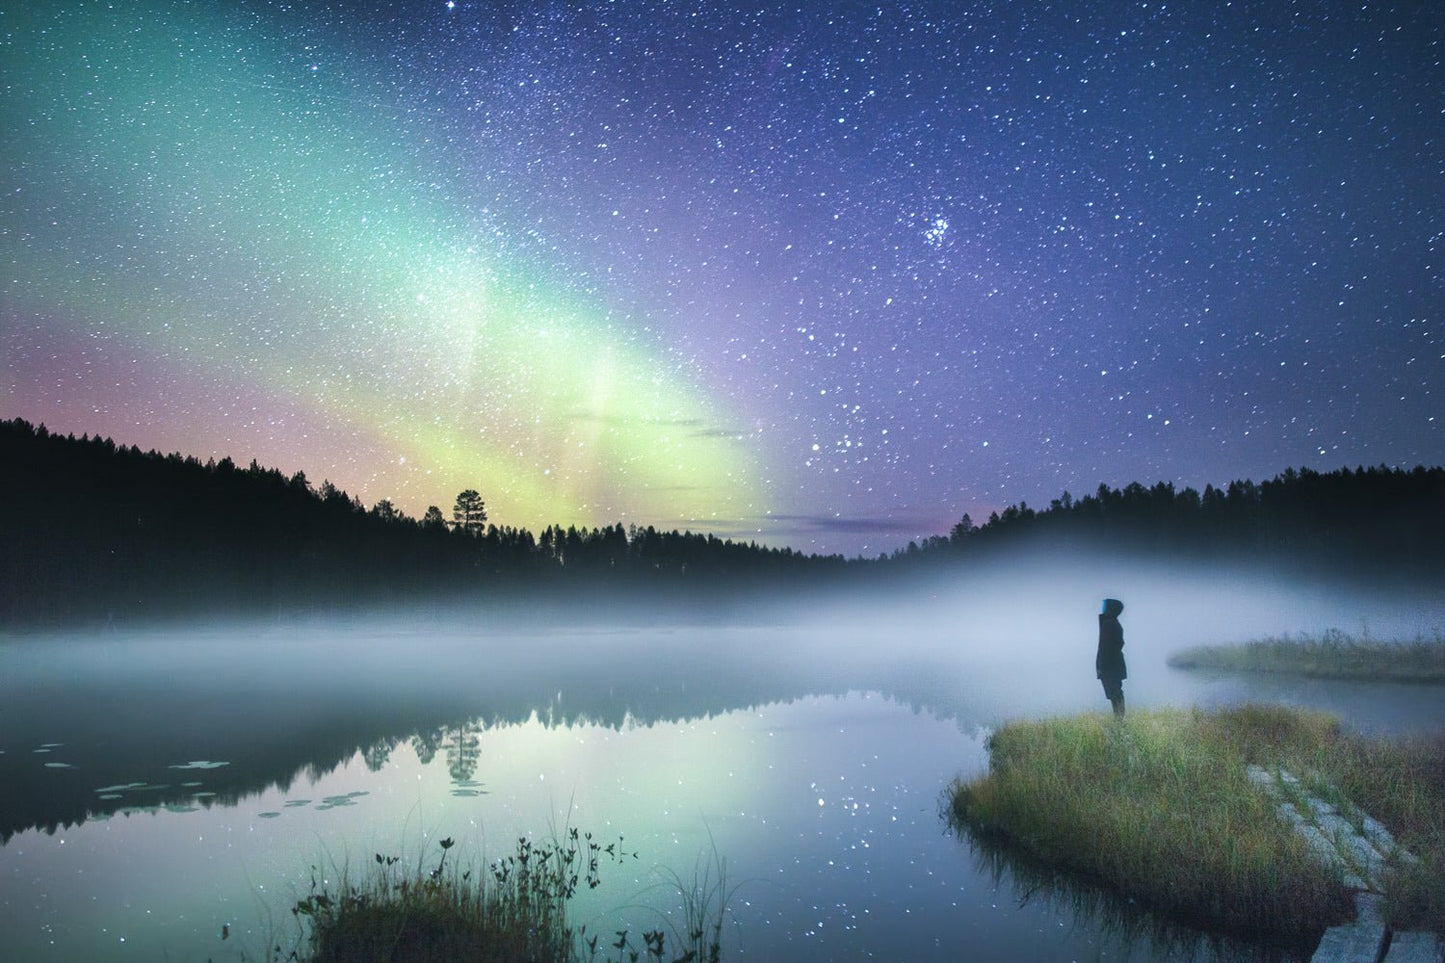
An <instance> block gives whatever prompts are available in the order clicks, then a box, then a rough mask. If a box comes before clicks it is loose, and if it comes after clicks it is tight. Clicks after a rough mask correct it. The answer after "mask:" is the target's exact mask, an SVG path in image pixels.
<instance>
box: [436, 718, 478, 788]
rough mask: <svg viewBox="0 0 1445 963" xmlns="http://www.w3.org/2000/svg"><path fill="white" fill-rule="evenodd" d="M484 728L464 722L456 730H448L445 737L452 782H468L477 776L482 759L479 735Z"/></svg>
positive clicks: (474, 723)
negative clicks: (478, 764) (478, 765)
mask: <svg viewBox="0 0 1445 963" xmlns="http://www.w3.org/2000/svg"><path fill="white" fill-rule="evenodd" d="M481 731H482V726H481V724H480V723H477V722H464V723H462V724H461V725H459V726H457V727H456V728H454V729H448V730H447V731H446V735H445V736H444V737H443V743H442V745H443V747H444V748H445V749H446V752H447V772H448V773H449V774H450V775H451V777H452V782H466V781H467V780H469V779H471V778H472V776H474V775H476V772H477V763H478V762H480V761H481V758H482V740H481V738H480V736H479V735H478V733H480V732H481Z"/></svg>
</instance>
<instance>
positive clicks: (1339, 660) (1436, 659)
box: [1169, 629, 1445, 685]
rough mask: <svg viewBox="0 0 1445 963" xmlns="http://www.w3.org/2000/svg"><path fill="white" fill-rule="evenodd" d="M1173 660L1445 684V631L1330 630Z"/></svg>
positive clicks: (1194, 665) (1191, 665) (1230, 668)
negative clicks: (1397, 636) (1385, 635)
mask: <svg viewBox="0 0 1445 963" xmlns="http://www.w3.org/2000/svg"><path fill="white" fill-rule="evenodd" d="M1169 664H1170V665H1171V666H1174V667H1175V668H1179V669H1215V670H1221V671H1226V672H1277V673H1284V674H1289V675H1300V676H1307V677H1309V678H1315V679H1350V680H1353V681H1357V682H1415V683H1430V684H1434V685H1441V684H1445V636H1442V635H1441V634H1440V633H1439V632H1436V633H1435V634H1434V635H1433V636H1425V635H1418V636H1416V637H1415V638H1414V639H1411V640H1409V641H1383V640H1380V639H1372V638H1370V637H1369V636H1368V635H1366V636H1362V637H1358V638H1357V637H1355V636H1351V635H1347V634H1345V633H1344V632H1341V631H1340V630H1338V629H1329V630H1326V631H1325V632H1324V633H1323V634H1322V635H1319V636H1312V635H1302V636H1288V635H1286V636H1277V637H1270V638H1265V639H1257V640H1255V641H1253V642H1246V643H1244V644H1242V645H1209V646H1202V647H1199V648H1194V649H1187V650H1185V651H1183V652H1180V653H1178V654H1176V655H1173V656H1171V657H1170V658H1169Z"/></svg>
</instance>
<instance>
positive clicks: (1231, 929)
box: [949, 706, 1445, 946]
mask: <svg viewBox="0 0 1445 963" xmlns="http://www.w3.org/2000/svg"><path fill="white" fill-rule="evenodd" d="M1442 747H1445V741H1442V740H1441V739H1439V738H1434V739H1419V738H1417V739H1401V740H1384V739H1367V738H1365V737H1363V736H1359V735H1355V734H1352V733H1347V732H1345V731H1344V730H1343V729H1342V727H1341V726H1340V724H1339V722H1338V721H1337V720H1335V719H1334V718H1333V717H1330V716H1327V715H1323V714H1320V713H1313V712H1304V711H1299V710H1293V709H1286V708H1280V707H1273V706H1244V707H1240V708H1236V709H1229V710H1224V711H1220V712H1214V713H1210V712H1204V711H1200V710H1156V711H1152V712H1146V713H1134V714H1131V715H1130V716H1129V717H1128V718H1127V719H1123V720H1119V719H1115V718H1113V717H1105V716H1101V715H1085V716H1078V717H1073V718H1066V719H1050V720H1045V721H1039V722H1018V723H1011V724H1009V725H1006V726H1004V727H1003V728H1001V729H999V730H998V731H997V732H995V733H994V734H993V735H992V736H991V737H990V738H989V744H988V748H989V754H990V766H989V773H988V774H987V776H985V777H983V778H980V779H977V780H974V781H972V782H968V783H963V782H959V783H956V784H955V785H954V786H953V787H952V789H951V790H950V794H949V799H950V813H951V817H952V818H953V820H954V821H955V825H956V826H957V827H958V828H959V829H960V830H964V831H966V832H967V833H968V834H969V837H970V839H972V840H975V841H976V842H981V843H983V844H986V845H988V846H995V847H1005V848H1009V849H1013V850H1015V851H1017V852H1020V853H1023V854H1026V855H1027V856H1028V857H1029V858H1030V859H1031V860H1032V861H1033V864H1034V865H1038V866H1047V867H1049V868H1050V869H1051V870H1052V871H1054V872H1059V873H1062V874H1065V875H1066V876H1068V877H1069V878H1070V879H1071V880H1074V881H1077V882H1080V883H1084V884H1087V885H1094V886H1097V887H1100V888H1102V889H1104V890H1106V891H1109V892H1112V893H1114V894H1116V895H1118V896H1119V897H1121V898H1124V899H1133V900H1136V901H1137V902H1138V903H1139V904H1140V905H1141V906H1144V907H1146V908H1147V909H1149V910H1151V911H1153V912H1157V913H1160V914H1162V915H1164V916H1165V917H1166V918H1168V919H1170V920H1172V921H1175V922H1178V923H1182V924H1185V925H1188V926H1191V927H1195V928H1197V929H1200V930H1203V931H1207V932H1211V933H1219V934H1228V935H1230V936H1234V937H1240V938H1244V939H1248V940H1251V941H1254V942H1260V943H1268V944H1271V945H1278V946H1301V945H1308V944H1309V943H1310V942H1311V941H1312V940H1315V939H1318V937H1319V935H1320V933H1321V932H1322V931H1323V930H1324V929H1325V928H1326V927H1327V926H1330V925H1334V924H1336V923H1340V922H1343V921H1346V920H1348V919H1349V918H1351V916H1352V915H1353V906H1352V901H1351V899H1350V897H1349V894H1348V892H1347V891H1346V889H1345V887H1344V882H1343V878H1342V874H1341V872H1340V870H1339V869H1338V868H1335V867H1332V866H1329V865H1326V864H1324V863H1323V862H1321V861H1320V860H1319V859H1318V858H1317V857H1315V856H1314V855H1313V854H1311V852H1310V851H1309V849H1308V847H1307V846H1306V845H1305V843H1304V842H1303V840H1302V838H1301V837H1300V836H1299V835H1298V834H1297V833H1295V832H1294V831H1293V830H1292V829H1291V827H1290V826H1289V825H1288V824H1287V823H1285V822H1284V821H1283V820H1282V819H1281V818H1280V817H1279V815H1278V813H1277V812H1276V810H1275V808H1274V805H1273V803H1272V802H1271V801H1270V799H1269V798H1268V797H1267V796H1266V795H1265V794H1264V793H1263V792H1262V791H1261V790H1260V789H1259V788H1258V787H1256V786H1255V785H1254V784H1253V783H1251V782H1250V780H1249V778H1248V776H1247V775H1246V771H1247V767H1248V765H1249V764H1251V763H1253V764H1257V765H1262V766H1266V767H1271V768H1286V769H1289V770H1290V771H1292V772H1301V773H1309V774H1311V775H1310V779H1311V780H1312V784H1313V786H1312V788H1315V789H1317V790H1318V791H1321V792H1323V791H1325V790H1326V788H1328V789H1329V791H1331V792H1334V793H1336V794H1338V798H1339V799H1340V801H1341V802H1343V801H1345V800H1349V801H1351V802H1352V803H1353V804H1354V805H1355V806H1356V807H1358V809H1359V810H1362V811H1364V812H1368V813H1370V814H1371V815H1373V816H1375V817H1376V818H1377V819H1379V820H1381V821H1382V822H1384V823H1385V825H1386V826H1387V827H1389V828H1390V829H1391V831H1392V832H1394V834H1395V836H1396V838H1397V839H1398V840H1399V841H1400V843H1401V844H1403V845H1404V846H1405V847H1406V848H1408V849H1410V850H1411V851H1412V852H1414V853H1415V854H1417V855H1418V857H1419V860H1418V862H1416V863H1414V864H1409V865H1407V864H1405V863H1404V862H1401V861H1397V862H1396V865H1395V867H1394V871H1393V872H1392V873H1391V874H1389V877H1388V883H1387V894H1386V896H1387V903H1386V910H1385V912H1386V916H1387V919H1389V920H1390V921H1391V922H1392V923H1393V924H1394V925H1395V926H1397V927H1398V928H1406V929H1408V928H1428V929H1434V930H1436V931H1437V932H1442V931H1445V913H1442V912H1441V905H1440V904H1441V901H1442V897H1441V896H1440V894H1441V893H1445V877H1442V875H1441V868H1442V865H1445V860H1442V859H1441V854H1442V852H1445V765H1442V752H1441V750H1442Z"/></svg>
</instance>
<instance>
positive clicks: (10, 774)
mask: <svg viewBox="0 0 1445 963" xmlns="http://www.w3.org/2000/svg"><path fill="white" fill-rule="evenodd" d="M1105 596H1112V597H1116V598H1120V599H1123V600H1124V602H1125V605H1126V609H1125V611H1124V614H1123V617H1122V622H1123V625H1124V630H1125V637H1126V642H1127V645H1126V649H1125V654H1126V656H1127V658H1128V661H1129V673H1130V677H1129V680H1128V682H1127V683H1126V692H1127V693H1128V698H1129V701H1130V706H1131V707H1146V706H1153V705H1193V704H1199V705H1222V704H1231V703H1237V702H1242V701H1248V700H1262V701H1274V702H1284V703H1288V704H1297V705H1309V706H1316V707H1319V708H1324V709H1327V710H1329V711H1333V712H1336V713H1339V714H1341V715H1342V716H1343V717H1344V719H1345V720H1346V722H1347V723H1348V724H1351V725H1354V726H1358V727H1361V728H1364V729H1367V730H1401V729H1424V728H1439V727H1440V726H1441V725H1442V724H1445V709H1442V707H1441V703H1442V701H1445V700H1441V699H1440V698H1439V690H1438V689H1432V688H1429V687H1421V686H1401V685H1395V686H1378V685H1377V686H1367V685H1351V684H1344V683H1320V682H1309V681H1302V680H1294V679H1285V678H1265V679H1261V678H1251V677H1239V676H1222V675H1208V674H1199V673H1186V672H1181V671H1178V670H1173V669H1170V668H1168V667H1167V666H1166V664H1165V663H1166V659H1167V657H1168V656H1169V655H1170V654H1171V653H1174V652H1176V651H1179V650H1180V649H1182V648H1185V647H1188V646H1191V645H1197V644H1204V643H1216V642H1242V641H1247V640H1249V639H1253V638H1258V637H1262V636H1267V635H1280V634H1285V633H1290V634H1300V633H1319V632H1322V631H1324V630H1325V629H1328V628H1339V629H1341V630H1343V631H1345V632H1348V633H1352V634H1362V633H1368V634H1369V635H1370V636H1371V637H1374V638H1378V639H1393V638H1401V639H1408V638H1413V637H1415V636H1416V635H1419V634H1426V635H1434V634H1435V633H1436V632H1438V631H1439V630H1440V628H1441V627H1442V625H1445V601H1442V599H1441V598H1439V597H1438V594H1437V593H1421V592H1415V593H1410V592H1406V591H1400V590H1392V589H1390V588H1388V587H1385V588H1381V587H1374V588H1370V589H1365V588H1358V587H1356V588H1350V587H1345V586H1342V585H1339V584H1325V583H1320V582H1311V581H1308V580H1302V579H1289V578H1283V577H1277V576H1275V575H1272V574H1270V573H1269V572H1268V571H1267V570H1253V571H1247V570H1240V569H1232V570H1221V569H1208V568H1190V567H1183V566H1179V567H1164V566H1130V565H1126V564H1122V563H1116V562H1114V561H1111V560H1107V559H1106V560H1103V561H1101V560H1100V559H1098V558H1093V557H1089V556H1086V555H1077V556H1059V555H1054V556H1041V555H1030V556H1020V557H1018V558H1016V559H1015V560H1014V561H1013V562H1012V563H1010V564H1003V565H998V566H992V567H990V568H989V570H988V571H987V572H986V573H976V574H970V575H968V576H966V577H965V576H951V577H947V578H944V577H937V578H933V579H931V580H927V581H914V582H906V583H905V582H899V581H895V580H892V579H890V580H888V581H886V582H884V581H880V582H879V583H878V584H877V585H876V586H871V587H870V586H868V585H865V584H858V585H855V587H853V588H852V589H850V590H847V591H838V592H834V593H811V592H810V593H800V594H799V595H797V596H796V597H788V596H786V594H785V593H774V595H773V596H772V597H771V598H770V600H768V601H766V602H763V601H757V600H745V599H740V598H734V599H733V600H731V601H730V602H727V603H725V604H724V603H717V602H709V603H706V604H703V603H701V602H699V603H698V604H697V605H689V604H686V603H682V604H677V603H673V604H669V605H666V606H660V605H658V604H656V603H651V602H649V601H647V600H646V599H643V598H637V597H633V598H615V599H610V598H603V597H601V596H599V595H598V594H596V593H590V594H586V595H579V596H578V597H576V598H570V599H561V600H558V601H556V602H554V603H552V604H550V605H548V606H546V607H544V608H536V607H532V606H522V605H518V606H514V607H510V608H508V607H506V606H500V607H493V608H490V609H485V610H484V609H476V608H446V607H433V606H426V605H422V606H418V607H416V608H414V609H411V610H407V611H395V612H377V613H371V614H368V615H364V616H363V615H350V616H344V617H332V616H319V615H318V616H314V617H296V616H288V617H277V618H272V619H263V620H257V621H253V622H245V623H231V624H219V623H218V624H211V625H203V626H170V627H166V628H158V629H151V630H144V629H139V628H135V627H130V626H115V627H108V628H106V629H102V630H96V631H86V632H55V633H48V634H43V635H35V636H23V637H15V638H11V639H8V640H6V641H5V642H3V644H0V666H3V674H0V717H3V720H4V726H3V729H0V836H3V838H4V839H5V840H6V842H5V844H4V845H3V846H0V931H4V932H6V933H7V934H10V933H15V934H18V935H17V936H16V937H15V938H14V939H15V941H16V942H15V944H14V945H16V946H19V947H24V948H25V954H24V955H23V956H22V957H19V958H25V959H36V960H45V959H55V960H62V959H68V958H77V954H79V955H80V956H84V957H86V958H92V959H102V960H103V959H110V958H114V959H124V958H136V959H148V958H156V957H155V954H156V953H170V954H171V956H172V958H193V957H194V958H204V957H203V956H201V955H200V954H205V955H207V956H211V957H213V958H215V959H239V956H237V955H236V953H238V952H239V951H238V950H235V949H234V947H235V946H237V945H238V944H231V943H228V944H227V945H226V946H221V945H219V944H218V943H217V941H216V935H215V934H216V931H217V929H218V927H219V924H220V923H221V922H223V921H224V922H226V923H227V924H228V925H230V926H232V927H234V929H235V932H236V933H237V934H238V939H239V938H240V937H241V936H242V935H248V934H249V935H248V937H247V938H249V939H251V940H252V942H251V944H249V945H251V947H252V952H253V953H254V949H255V946H256V943H255V941H256V940H257V939H262V938H263V937H261V936H260V925H259V924H258V923H257V914H258V911H259V910H260V909H264V911H265V912H266V913H271V914H274V915H275V917H276V918H289V913H288V912H287V910H288V909H289V905H290V904H289V902H288V899H289V898H293V897H292V894H293V893H294V890H295V888H296V887H297V886H300V885H301V884H303V883H304V881H305V878H306V867H307V866H308V864H309V863H310V862H314V861H315V860H316V859H317V858H318V855H319V854H321V853H323V852H325V853H332V854H345V855H346V856H348V857H351V858H363V859H364V858H368V857H369V856H370V853H371V852H372V851H373V849H375V848H378V847H380V848H392V849H396V848H406V847H408V846H413V847H416V848H418V849H420V848H421V847H422V846H424V844H425V839H424V835H425V833H432V832H434V833H436V834H440V835H449V834H451V835H456V836H458V838H459V839H460V840H461V841H462V842H463V843H465V844H467V845H469V846H472V847H474V849H476V850H481V849H483V848H486V849H489V850H490V849H493V848H494V844H495V842H496V841H497V840H507V839H510V838H512V835H513V834H514V833H516V832H528V833H545V832H546V831H547V829H548V827H549V825H556V824H558V823H559V822H565V821H567V820H571V821H572V823H573V824H575V825H581V826H582V827H583V828H586V829H592V830H596V831H598V832H599V833H603V832H613V831H625V832H626V833H627V835H628V836H629V838H630V839H632V840H634V842H635V848H636V849H638V850H639V852H640V859H641V863H640V865H639V867H638V868H634V869H630V870H629V869H624V870H621V871H620V873H621V878H620V879H619V886H620V890H618V891H614V892H612V893H611V895H610V896H608V895H606V892H605V891H606V887H604V888H603V890H602V891H599V893H601V894H603V895H599V896H598V897H597V898H596V899H594V900H592V901H591V902H589V903H588V904H587V905H586V906H585V907H580V908H579V912H583V911H585V912H592V913H596V914H598V916H599V917H601V918H605V919H607V920H609V921H610V922H609V925H611V923H613V922H615V923H617V925H630V926H632V927H634V928H636V927H639V926H646V925H651V924H652V922H653V921H652V920H650V919H647V918H637V917H635V916H634V917H630V918H629V917H628V916H627V912H628V911H626V910H623V909H621V907H623V906H625V905H631V904H633V903H636V902H637V901H638V900H641V901H642V902H644V903H646V902H648V901H649V900H654V899H656V898H660V897H658V895H657V894H658V886H657V879H656V878H653V877H651V876H649V874H650V873H653V872H654V871H666V872H675V873H679V874H683V875H688V874H690V873H691V872H692V870H693V868H694V865H695V862H696V860H697V859H698V857H699V854H700V853H702V852H704V851H706V850H708V849H709V848H710V847H716V849H717V850H718V852H719V854H720V855H722V856H724V857H726V858H727V859H728V860H729V865H730V866H732V867H733V868H734V870H735V871H736V872H737V874H738V875H737V877H735V878H737V879H740V880H742V879H746V880H748V881H749V882H748V885H747V887H745V888H744V890H743V893H744V895H745V899H744V900H743V901H742V902H739V903H738V904H737V905H736V906H735V908H734V915H733V918H734V919H735V920H736V923H737V928H736V933H735V936H734V938H735V939H736V940H737V944H736V947H735V949H736V951H737V955H739V956H741V957H744V958H756V959H769V958H773V957H774V956H775V955H777V954H779V953H786V954H787V955H790V956H794V957H797V958H805V959H820V960H821V959H848V958H859V959H862V958H866V957H867V956H868V955H869V954H873V955H875V956H876V955H883V956H888V955H890V954H892V955H894V956H898V958H910V959H940V960H942V959H952V958H954V955H953V954H955V953H956V952H957V951H958V950H959V948H960V947H973V946H976V945H979V944H981V943H985V942H988V941H990V940H992V941H996V942H997V943H998V944H999V945H1000V946H1004V945H1006V946H1009V947H1012V948H1013V949H1014V950H1017V953H1016V954H1015V958H1018V959H1050V958H1073V957H1074V956H1077V955H1079V954H1080V953H1085V952H1087V953H1090V954H1093V953H1094V952H1096V951H1098V949H1099V948H1100V947H1102V946H1106V945H1107V946H1112V947H1113V950H1112V951H1111V952H1112V954H1113V956H1112V958H1137V959H1149V958H1151V957H1150V955H1149V952H1148V950H1147V948H1145V949H1138V948H1132V949H1131V948H1129V947H1127V946H1125V947H1123V948H1121V947H1120V946H1118V945H1116V943H1111V942H1110V940H1111V939H1113V938H1112V937H1110V936H1109V935H1108V934H1107V933H1100V932H1098V931H1097V929H1090V927H1089V925H1088V924H1080V923H1079V922H1078V921H1076V920H1073V919H1072V917H1071V916H1070V915H1069V913H1068V912H1066V911H1062V910H1059V909H1057V908H1049V907H1043V906H1032V907H1017V906H1015V905H1014V904H1015V902H1016V900H1014V899H1012V898H1011V897H1008V896H1003V895H1000V893H999V892H998V891H997V886H996V885H995V883H994V882H993V881H992V880H991V879H989V878H988V877H987V874H986V873H983V872H982V870H980V868H979V867H978V866H977V865H975V862H974V861H973V860H972V859H971V858H970V855H969V853H968V851H967V847H966V846H964V845H963V844H961V843H960V842H958V841H957V840H955V839H953V838H952V837H949V836H947V835H946V834H945V832H944V829H943V825H942V822H941V821H940V819H939V816H938V800H939V798H940V794H941V793H942V791H943V789H944V788H945V787H946V786H947V784H948V782H949V781H950V780H951V779H952V778H954V777H955V776H958V775H964V776H967V775H971V774H974V773H977V772H979V771H981V770H982V768H983V767H984V766H986V764H987V755H986V751H985V749H984V746H983V741H984V739H985V737H986V735H987V733H988V731H989V730H990V729H992V728H993V727H995V726H997V725H998V724H999V723H1001V722H1002V721H1004V720H1007V719H1010V718H1018V717H1029V716H1039V715H1047V714H1055V713H1073V712H1079V711H1099V710H1103V709H1107V703H1106V702H1105V701H1104V699H1103V695H1102V691H1101V690H1100V688H1099V685H1098V682H1097V681H1096V680H1095V679H1094V676H1093V654H1094V646H1095V642H1096V638H1097V622H1096V619H1095V615H1096V613H1097V611H1098V607H1099V600H1100V599H1101V598H1103V597H1105ZM489 841H490V842H489ZM492 854H493V855H496V853H492ZM141 875H143V876H144V877H145V883H144V885H143V886H142V885H140V883H139V882H138V880H139V878H140V876H141ZM268 880H270V882H268ZM102 881H104V882H102ZM287 887H290V889H288V888H287ZM662 889H663V890H666V887H665V886H664V887H662ZM642 892H646V893H648V894H651V895H648V896H646V897H643V896H641V895H639V894H640V893H642ZM140 893H144V894H146V895H145V897H144V898H141V897H140V896H139V895H138V894H140ZM609 900H610V902H609ZM1001 905H1002V907H1003V908H1002V909H1000V906H1001ZM645 915H646V914H644V917H645ZM119 931H125V932H127V933H129V934H130V935H129V936H128V937H127V942H126V944H125V945H126V947H127V949H125V950H122V948H121V943H120V942H118V937H116V936H115V934H116V933H117V932H119ZM1030 934H1032V935H1030ZM1031 941H1032V942H1031ZM1040 941H1041V942H1040ZM904 947H906V948H907V952H905V953H902V955H901V956H899V953H900V951H901V948H904ZM142 948H144V951H142ZM223 951H224V952H223ZM226 952H230V953H232V955H231V956H226V955H225V954H226ZM1010 952H1013V950H1010ZM1131 954H1139V955H1136V956H1132V957H1131ZM997 958H1009V957H1008V956H1007V955H1004V956H999V957H997Z"/></svg>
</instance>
